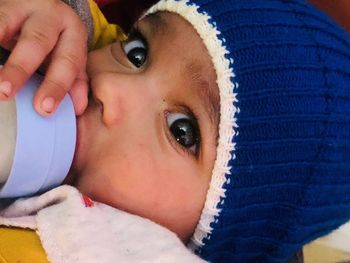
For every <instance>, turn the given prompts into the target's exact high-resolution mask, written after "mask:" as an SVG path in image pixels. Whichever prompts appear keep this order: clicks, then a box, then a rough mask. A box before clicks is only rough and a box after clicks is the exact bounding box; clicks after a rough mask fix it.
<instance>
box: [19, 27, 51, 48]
mask: <svg viewBox="0 0 350 263" xmlns="http://www.w3.org/2000/svg"><path fill="white" fill-rule="evenodd" d="M45 32H46V30H38V29H35V30H30V31H29V32H25V34H24V36H23V38H24V39H27V40H28V41H33V42H34V43H36V44H37V45H39V46H43V47H47V48H49V47H50V46H51V41H50V37H49V34H48V33H45Z"/></svg>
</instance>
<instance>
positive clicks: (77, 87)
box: [69, 77, 88, 116]
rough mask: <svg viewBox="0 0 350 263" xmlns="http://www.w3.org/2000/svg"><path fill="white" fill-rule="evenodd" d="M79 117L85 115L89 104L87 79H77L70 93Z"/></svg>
mask: <svg viewBox="0 0 350 263" xmlns="http://www.w3.org/2000/svg"><path fill="white" fill-rule="evenodd" d="M69 94H70V96H71V98H72V101H73V105H74V111H75V114H76V115H77V116H79V115H81V114H83V112H84V111H85V109H86V107H87V104H88V83H87V78H86V77H79V78H77V79H76V80H75V81H74V83H73V86H72V89H71V90H70V92H69Z"/></svg>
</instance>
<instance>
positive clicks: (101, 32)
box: [89, 0, 126, 49]
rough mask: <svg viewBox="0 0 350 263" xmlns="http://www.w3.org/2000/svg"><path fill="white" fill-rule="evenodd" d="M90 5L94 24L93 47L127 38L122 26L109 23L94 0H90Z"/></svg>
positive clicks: (96, 47)
mask: <svg viewBox="0 0 350 263" xmlns="http://www.w3.org/2000/svg"><path fill="white" fill-rule="evenodd" d="M89 6H90V12H91V15H92V20H93V26H94V35H93V44H92V45H93V49H98V48H101V47H103V46H105V45H107V44H110V43H113V42H115V41H116V40H119V41H121V40H125V39H126V35H125V33H124V31H123V30H122V28H121V27H120V26H118V25H114V24H109V23H108V22H107V19H106V18H105V16H104V15H103V14H102V12H101V10H100V9H99V8H98V6H97V4H96V3H95V2H94V1H93V0H89Z"/></svg>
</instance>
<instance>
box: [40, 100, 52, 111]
mask: <svg viewBox="0 0 350 263" xmlns="http://www.w3.org/2000/svg"><path fill="white" fill-rule="evenodd" d="M41 108H42V110H43V111H45V112H46V113H51V112H52V111H53V109H54V108H55V99H54V98H52V97H46V98H45V99H44V100H43V101H42V102H41Z"/></svg>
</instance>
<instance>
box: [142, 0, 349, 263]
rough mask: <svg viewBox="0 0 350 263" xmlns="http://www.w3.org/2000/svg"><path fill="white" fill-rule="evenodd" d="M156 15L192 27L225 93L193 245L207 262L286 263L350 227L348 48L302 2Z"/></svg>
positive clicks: (217, 1) (243, 1) (190, 4)
mask: <svg viewBox="0 0 350 263" xmlns="http://www.w3.org/2000/svg"><path fill="white" fill-rule="evenodd" d="M157 11H170V12H175V13H177V14H179V15H180V16H182V17H183V18H184V19H186V20H187V21H189V22H190V23H191V24H192V25H193V27H194V28H195V29H196V31H197V32H198V34H199V35H200V37H201V38H202V40H203V42H204V44H205V46H206V47H207V50H208V52H209V54H210V56H211V58H212V62H213V65H214V68H215V71H216V74H217V84H218V87H219V92H220V124H219V140H218V148H217V159H216V161H215V165H214V170H213V174H212V180H211V184H210V188H209V191H208V194H207V200H206V202H205V206H204V208H203V211H202V215H201V219H200V222H199V223H198V226H197V228H196V230H195V233H194V235H193V237H192V240H191V242H190V244H189V246H190V247H191V248H192V249H194V250H195V251H196V253H198V254H199V255H200V256H202V257H203V258H204V259H207V260H209V261H210V262H220V263H221V262H239V263H241V262H285V261H286V260H287V259H288V258H289V257H291V256H292V255H293V254H294V253H295V252H296V251H297V250H298V249H300V248H301V247H302V245H304V244H305V243H307V242H309V241H310V240H313V239H315V238H317V237H319V236H322V235H324V234H327V233H329V232H330V231H331V230H333V229H335V228H337V227H338V226H340V225H341V224H343V223H344V222H346V221H347V220H349V219H350V37H349V36H348V35H347V34H346V33H345V32H344V31H343V30H342V29H341V28H339V27H338V26H337V25H336V24H335V23H334V22H332V21H331V20H330V19H329V18H328V17H326V16H325V15H324V14H322V13H321V12H319V11H318V10H316V9H315V8H313V7H311V6H310V5H308V4H307V3H305V2H304V1H302V0H189V1H187V0H178V1H177V0H161V1H160V2H159V3H157V4H156V5H155V6H153V7H152V8H151V9H150V10H149V11H148V13H154V12H157ZM194 191H195V189H194Z"/></svg>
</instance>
